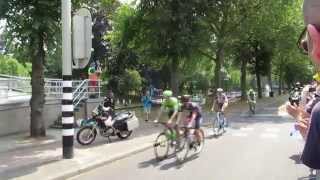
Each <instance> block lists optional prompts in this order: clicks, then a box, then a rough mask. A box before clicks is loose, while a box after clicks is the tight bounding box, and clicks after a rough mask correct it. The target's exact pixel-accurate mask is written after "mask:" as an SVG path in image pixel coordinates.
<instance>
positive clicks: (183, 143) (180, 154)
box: [175, 133, 190, 163]
mask: <svg viewBox="0 0 320 180" xmlns="http://www.w3.org/2000/svg"><path fill="white" fill-rule="evenodd" d="M189 146H190V141H189V138H188V136H187V135H186V134H185V133H183V135H181V136H180V137H179V139H178V140H177V143H176V146H175V153H176V159H177V162H179V163H182V162H183V161H184V160H185V159H186V158H187V156H188V153H189V149H190V147H189Z"/></svg>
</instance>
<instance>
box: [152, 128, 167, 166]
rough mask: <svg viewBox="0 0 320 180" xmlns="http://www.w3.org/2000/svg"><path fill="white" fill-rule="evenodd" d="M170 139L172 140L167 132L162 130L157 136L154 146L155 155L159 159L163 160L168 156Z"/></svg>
mask: <svg viewBox="0 0 320 180" xmlns="http://www.w3.org/2000/svg"><path fill="white" fill-rule="evenodd" d="M169 141H170V140H169V138H168V137H167V135H166V133H165V132H162V133H160V134H159V135H158V136H157V138H156V140H155V143H154V145H153V148H154V155H155V156H156V159H157V160H158V161H161V160H163V159H165V158H167V157H168V153H169V146H170V142H169Z"/></svg>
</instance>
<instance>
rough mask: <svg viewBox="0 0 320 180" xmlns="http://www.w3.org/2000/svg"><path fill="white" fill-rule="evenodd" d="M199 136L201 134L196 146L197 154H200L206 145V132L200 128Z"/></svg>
mask: <svg viewBox="0 0 320 180" xmlns="http://www.w3.org/2000/svg"><path fill="white" fill-rule="evenodd" d="M198 136H199V140H198V142H197V146H196V152H195V153H196V154H199V153H200V152H201V151H202V149H203V146H204V132H203V130H202V129H198Z"/></svg>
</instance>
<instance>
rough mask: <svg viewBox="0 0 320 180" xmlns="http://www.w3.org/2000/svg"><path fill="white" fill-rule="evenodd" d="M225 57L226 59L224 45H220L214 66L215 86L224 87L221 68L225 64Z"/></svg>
mask: <svg viewBox="0 0 320 180" xmlns="http://www.w3.org/2000/svg"><path fill="white" fill-rule="evenodd" d="M223 59H224V50H223V46H221V47H218V50H217V51H216V61H215V64H216V66H215V68H214V85H215V88H216V89H217V88H222V77H221V68H222V66H223Z"/></svg>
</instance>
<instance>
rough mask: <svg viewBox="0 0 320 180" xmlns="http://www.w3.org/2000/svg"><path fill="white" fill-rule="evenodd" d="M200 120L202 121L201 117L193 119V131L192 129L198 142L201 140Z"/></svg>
mask: <svg viewBox="0 0 320 180" xmlns="http://www.w3.org/2000/svg"><path fill="white" fill-rule="evenodd" d="M201 121H202V117H197V118H196V119H195V131H194V133H195V134H194V135H195V136H196V139H197V142H200V141H201V135H200V133H201V132H200V131H199V129H200V126H201Z"/></svg>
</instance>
